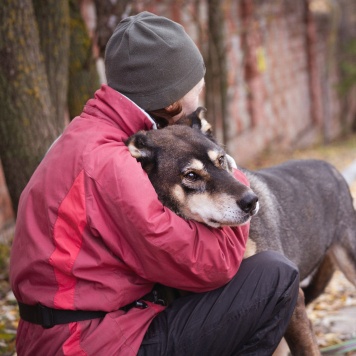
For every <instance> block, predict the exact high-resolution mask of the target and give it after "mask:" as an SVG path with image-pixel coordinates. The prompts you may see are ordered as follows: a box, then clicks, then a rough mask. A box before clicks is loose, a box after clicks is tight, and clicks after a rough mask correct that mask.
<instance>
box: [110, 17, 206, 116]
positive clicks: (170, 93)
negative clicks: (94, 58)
mask: <svg viewBox="0 0 356 356" xmlns="http://www.w3.org/2000/svg"><path fill="white" fill-rule="evenodd" d="M105 71H106V78H107V82H108V85H109V86H110V87H111V88H113V89H115V90H117V91H119V92H120V93H121V94H124V95H125V96H127V97H128V98H130V99H131V100H132V101H133V102H135V103H136V104H137V105H139V106H140V107H141V108H142V109H144V110H146V111H151V110H157V109H162V108H165V107H167V106H169V105H171V104H173V103H174V102H176V101H178V100H179V99H181V98H182V97H183V96H184V95H185V94H187V93H188V92H189V91H190V90H191V89H192V88H194V86H195V85H196V84H198V82H199V81H200V80H201V79H202V78H203V77H204V74H205V65H204V61H203V57H202V55H201V53H200V52H199V50H198V48H197V46H196V45H195V43H194V42H193V40H192V39H191V38H190V37H189V36H188V34H187V33H186V32H185V30H184V28H183V27H182V26H181V25H179V24H178V23H176V22H174V21H171V20H169V19H167V18H165V17H161V16H157V15H154V14H152V13H150V12H146V11H145V12H142V13H139V14H138V15H136V16H130V17H127V18H125V19H124V20H122V21H121V22H120V23H119V25H118V26H117V27H116V29H115V31H114V33H113V35H112V36H111V38H110V40H109V41H108V43H107V45H106V50H105Z"/></svg>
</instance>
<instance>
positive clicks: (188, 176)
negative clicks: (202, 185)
mask: <svg viewBox="0 0 356 356" xmlns="http://www.w3.org/2000/svg"><path fill="white" fill-rule="evenodd" d="M184 178H186V179H188V180H190V181H191V182H195V181H196V180H198V179H199V175H198V174H196V173H194V172H188V173H186V174H185V175H184Z"/></svg>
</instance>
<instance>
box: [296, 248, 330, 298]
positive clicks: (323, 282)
mask: <svg viewBox="0 0 356 356" xmlns="http://www.w3.org/2000/svg"><path fill="white" fill-rule="evenodd" d="M334 272H335V262H334V261H333V259H332V257H331V256H330V254H327V255H326V256H325V258H324V260H323V262H322V263H321V265H320V266H319V267H318V270H317V272H316V273H315V275H314V276H313V277H312V280H311V281H310V283H309V285H308V286H307V287H305V288H303V291H304V298H305V304H306V305H308V304H309V303H310V302H312V301H313V300H314V299H316V298H318V297H319V295H320V294H322V293H323V292H324V290H325V288H326V286H327V285H328V283H329V282H330V280H331V277H332V276H333V274H334Z"/></svg>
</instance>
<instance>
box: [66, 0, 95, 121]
mask: <svg viewBox="0 0 356 356" xmlns="http://www.w3.org/2000/svg"><path fill="white" fill-rule="evenodd" d="M69 6H70V55H69V86H68V110H69V116H70V119H73V118H74V117H75V116H77V115H79V114H80V113H81V112H82V110H83V106H84V104H85V103H86V101H87V100H88V99H90V98H91V97H92V96H93V94H94V92H95V91H96V90H97V89H98V88H99V86H100V82H99V75H98V71H97V69H96V65H95V59H94V56H93V49H92V41H91V39H90V37H89V34H88V30H87V28H86V26H85V23H84V20H83V18H82V16H81V14H80V7H79V2H78V1H76V0H69Z"/></svg>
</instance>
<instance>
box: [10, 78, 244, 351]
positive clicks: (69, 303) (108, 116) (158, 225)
mask: <svg viewBox="0 0 356 356" xmlns="http://www.w3.org/2000/svg"><path fill="white" fill-rule="evenodd" d="M151 128H152V123H151V121H150V120H149V119H148V117H147V115H146V114H145V113H144V112H143V111H142V110H141V109H140V108H139V107H138V106H136V105H135V104H134V103H132V102H131V101H130V100H128V99H127V98H126V97H124V96H122V95H121V94H120V93H118V92H116V91H115V90H113V89H111V88H110V87H108V86H106V85H103V86H102V88H101V89H100V90H98V91H97V92H96V94H95V98H94V99H91V100H89V101H88V103H87V104H86V106H85V108H84V111H83V113H82V114H81V115H80V116H79V117H77V118H75V119H74V120H73V121H72V122H71V123H70V125H68V127H67V128H66V130H65V131H64V133H63V135H62V136H61V137H60V138H59V139H58V141H57V142H56V143H55V144H54V145H53V146H52V148H51V149H50V150H49V152H48V153H47V154H46V156H45V157H44V159H43V161H42V162H41V164H40V165H39V167H38V168H37V170H36V171H35V173H34V174H33V176H32V178H31V180H30V182H29V183H28V185H27V186H26V188H25V190H24V191H23V193H22V196H21V199H20V204H19V210H18V215H17V226H16V234H15V239H14V243H13V247H12V253H11V263H10V278H11V284H12V288H13V291H14V293H15V296H16V298H17V299H18V300H19V301H21V302H23V303H26V304H36V303H38V302H40V303H42V304H44V305H46V306H48V307H53V308H57V309H74V310H75V309H80V310H102V311H107V312H108V314H107V315H106V317H105V318H103V319H102V320H100V319H93V320H88V321H82V322H75V323H71V324H67V325H57V326H55V327H53V328H51V329H43V328H42V327H41V326H38V325H35V324H30V323H28V322H25V321H23V320H21V321H20V324H19V328H18V337H17V350H18V355H19V356H23V355H63V354H64V355H99V354H105V355H125V356H127V355H134V354H136V353H137V351H138V349H139V347H140V344H141V342H142V339H143V336H144V334H145V332H146V330H147V328H148V326H149V324H150V322H151V321H152V319H153V318H154V317H155V316H156V315H157V314H158V313H159V312H160V311H162V310H163V307H162V306H158V305H154V304H150V305H149V308H147V309H135V308H133V309H131V310H130V311H128V312H127V313H125V312H123V311H121V310H119V308H120V307H122V306H124V305H126V304H129V303H131V302H132V301H134V300H136V299H139V298H140V297H142V296H143V295H145V294H146V293H148V292H149V291H150V290H151V289H152V287H153V285H154V283H155V282H160V283H162V284H165V285H168V286H172V287H176V288H180V289H184V290H189V291H193V292H204V291H209V290H212V289H215V288H217V287H220V286H222V285H224V284H225V283H227V282H228V281H229V280H230V279H231V278H232V277H233V276H234V274H235V273H236V272H237V270H238V268H239V265H240V263H241V260H242V256H243V253H244V249H245V243H246V239H247V235H248V226H244V227H240V228H233V229H232V228H224V229H212V228H209V227H207V226H205V225H203V224H200V223H196V222H194V221H185V220H183V219H182V218H180V217H178V216H177V215H176V214H174V213H173V212H172V211H170V210H169V209H167V208H165V207H164V206H162V204H161V203H160V201H159V200H158V199H157V195H156V193H155V191H154V189H153V187H152V185H151V183H150V181H149V179H148V177H147V175H146V173H145V172H144V171H143V170H142V168H141V165H140V164H139V163H137V161H136V160H135V159H134V158H133V157H131V155H130V154H129V152H128V149H127V148H126V146H125V145H124V143H123V141H124V140H125V139H126V138H128V137H129V136H130V135H132V134H133V133H135V132H137V131H139V130H149V129H151ZM235 173H236V176H237V177H238V178H239V179H240V180H242V181H243V182H245V183H246V184H247V181H246V178H245V177H244V176H243V174H242V173H240V172H238V171H236V172H235Z"/></svg>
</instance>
